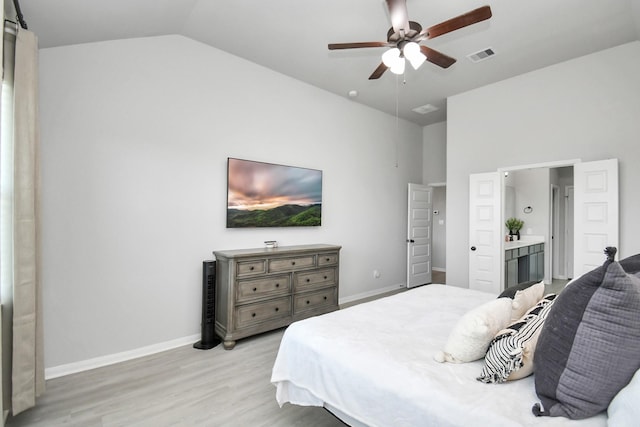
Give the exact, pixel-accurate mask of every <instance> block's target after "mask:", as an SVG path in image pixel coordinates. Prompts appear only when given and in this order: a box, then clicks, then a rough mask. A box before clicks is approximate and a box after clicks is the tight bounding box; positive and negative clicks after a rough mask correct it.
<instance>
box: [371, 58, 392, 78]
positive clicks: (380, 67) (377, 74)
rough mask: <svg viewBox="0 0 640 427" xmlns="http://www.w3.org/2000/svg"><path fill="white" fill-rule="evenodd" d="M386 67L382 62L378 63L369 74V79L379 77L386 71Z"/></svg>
mask: <svg viewBox="0 0 640 427" xmlns="http://www.w3.org/2000/svg"><path fill="white" fill-rule="evenodd" d="M387 68H389V67H387V66H386V65H384V62H381V63H380V65H378V68H376V69H375V71H374V72H373V73H371V75H370V76H369V80H375V79H379V78H380V77H381V76H382V75H383V74H384V72H385V71H387Z"/></svg>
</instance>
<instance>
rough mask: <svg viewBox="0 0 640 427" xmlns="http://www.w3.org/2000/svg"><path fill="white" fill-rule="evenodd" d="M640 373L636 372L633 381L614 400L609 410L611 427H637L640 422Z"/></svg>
mask: <svg viewBox="0 0 640 427" xmlns="http://www.w3.org/2000/svg"><path fill="white" fill-rule="evenodd" d="M638 402H640V371H636V373H635V375H634V376H633V378H632V379H631V382H630V383H629V384H627V386H626V387H624V388H623V389H622V390H620V392H619V393H618V394H616V397H614V398H613V400H612V401H611V404H610V405H609V408H608V409H607V415H608V417H609V418H608V420H607V423H608V425H610V426H615V427H637V425H638V420H640V405H638Z"/></svg>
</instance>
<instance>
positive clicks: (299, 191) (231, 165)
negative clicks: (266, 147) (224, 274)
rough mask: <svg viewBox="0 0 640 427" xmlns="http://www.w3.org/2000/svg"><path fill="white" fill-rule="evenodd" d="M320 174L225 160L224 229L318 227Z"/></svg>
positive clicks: (285, 167)
mask: <svg viewBox="0 0 640 427" xmlns="http://www.w3.org/2000/svg"><path fill="white" fill-rule="evenodd" d="M321 212H322V171H320V170H316V169H307V168H301V167H295V166H285V165H277V164H272V163H263V162H255V161H250V160H241V159H234V158H229V159H228V161H227V228H238V227H304V226H319V225H320V223H321Z"/></svg>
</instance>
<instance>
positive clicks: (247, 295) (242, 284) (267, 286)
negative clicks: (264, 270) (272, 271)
mask: <svg viewBox="0 0 640 427" xmlns="http://www.w3.org/2000/svg"><path fill="white" fill-rule="evenodd" d="M289 292H291V281H290V278H289V276H288V275H282V276H269V277H259V278H256V279H243V280H238V283H237V285H236V301H237V302H245V301H250V300H252V299H256V298H263V297H269V296H277V295H279V294H283V293H284V294H288V293H289Z"/></svg>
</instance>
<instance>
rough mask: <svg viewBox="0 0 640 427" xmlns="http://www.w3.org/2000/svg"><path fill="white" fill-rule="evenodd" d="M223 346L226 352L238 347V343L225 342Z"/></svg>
mask: <svg viewBox="0 0 640 427" xmlns="http://www.w3.org/2000/svg"><path fill="white" fill-rule="evenodd" d="M222 345H223V346H224V349H225V350H232V349H233V347H235V346H236V342H235V341H224V342H223V343H222Z"/></svg>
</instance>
